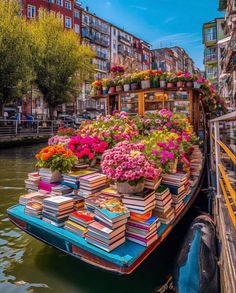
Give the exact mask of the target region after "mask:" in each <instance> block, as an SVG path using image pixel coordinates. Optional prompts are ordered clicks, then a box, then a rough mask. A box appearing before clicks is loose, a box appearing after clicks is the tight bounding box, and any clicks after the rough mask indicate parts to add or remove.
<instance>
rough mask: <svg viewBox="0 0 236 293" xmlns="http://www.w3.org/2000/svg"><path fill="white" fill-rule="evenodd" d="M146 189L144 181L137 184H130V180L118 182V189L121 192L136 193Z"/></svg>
mask: <svg viewBox="0 0 236 293" xmlns="http://www.w3.org/2000/svg"><path fill="white" fill-rule="evenodd" d="M143 189H144V182H141V183H138V184H137V185H134V186H133V185H130V184H129V183H128V181H126V182H117V191H118V192H119V193H126V194H135V193H138V192H142V191H143Z"/></svg>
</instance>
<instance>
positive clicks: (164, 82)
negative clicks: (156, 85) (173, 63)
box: [160, 80, 166, 88]
mask: <svg viewBox="0 0 236 293" xmlns="http://www.w3.org/2000/svg"><path fill="white" fill-rule="evenodd" d="M160 87H161V88H163V87H166V81H165V80H160Z"/></svg>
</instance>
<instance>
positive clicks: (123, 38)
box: [118, 35, 131, 46]
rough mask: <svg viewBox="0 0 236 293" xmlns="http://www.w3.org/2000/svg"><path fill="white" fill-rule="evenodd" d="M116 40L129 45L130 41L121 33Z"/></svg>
mask: <svg viewBox="0 0 236 293" xmlns="http://www.w3.org/2000/svg"><path fill="white" fill-rule="evenodd" d="M118 41H119V42H121V43H124V44H125V45H128V46H131V41H130V40H129V39H128V38H126V37H123V36H121V35H119V36H118Z"/></svg>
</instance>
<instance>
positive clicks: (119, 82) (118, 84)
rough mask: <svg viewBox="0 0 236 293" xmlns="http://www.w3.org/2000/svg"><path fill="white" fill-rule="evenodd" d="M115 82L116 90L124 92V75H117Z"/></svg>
mask: <svg viewBox="0 0 236 293" xmlns="http://www.w3.org/2000/svg"><path fill="white" fill-rule="evenodd" d="M115 84H116V92H122V91H123V86H122V77H121V76H117V77H116V78H115Z"/></svg>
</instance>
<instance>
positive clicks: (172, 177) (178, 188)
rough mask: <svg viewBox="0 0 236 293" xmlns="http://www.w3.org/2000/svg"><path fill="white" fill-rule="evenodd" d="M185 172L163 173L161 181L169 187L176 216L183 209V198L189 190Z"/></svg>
mask: <svg viewBox="0 0 236 293" xmlns="http://www.w3.org/2000/svg"><path fill="white" fill-rule="evenodd" d="M188 177H189V176H188V174H187V173H176V174H164V176H163V180H162V183H163V185H165V186H166V187H168V188H169V190H170V192H171V196H172V207H174V209H175V214H176V215H177V216H178V215H179V214H180V213H181V212H182V210H183V209H184V202H183V200H184V198H185V197H186V196H187V195H188V194H189V192H190V183H189V179H188Z"/></svg>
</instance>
